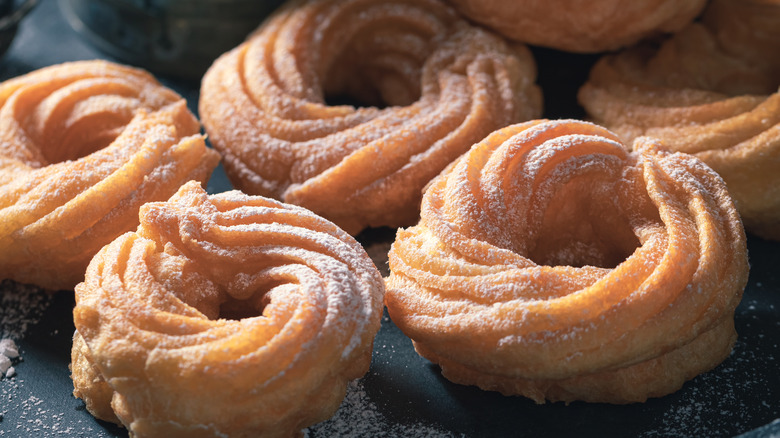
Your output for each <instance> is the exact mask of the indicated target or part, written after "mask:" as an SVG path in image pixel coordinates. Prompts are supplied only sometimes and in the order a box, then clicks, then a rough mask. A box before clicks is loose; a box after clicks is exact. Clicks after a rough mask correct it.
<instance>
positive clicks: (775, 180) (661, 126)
mask: <svg viewBox="0 0 780 438" xmlns="http://www.w3.org/2000/svg"><path fill="white" fill-rule="evenodd" d="M778 23H780V1H777V0H714V1H713V2H712V3H710V4H709V6H708V7H707V10H706V11H705V14H704V17H703V19H702V21H701V22H697V23H694V24H691V25H690V26H688V27H686V28H685V29H684V30H682V31H681V32H680V33H678V34H676V35H674V36H673V37H672V38H670V39H668V40H666V41H664V42H663V43H662V44H661V45H660V46H639V47H636V48H632V49H629V50H626V51H624V52H620V53H617V54H613V55H608V56H605V57H604V58H602V59H601V60H600V61H599V62H598V63H597V64H596V65H595V66H594V68H593V70H592V71H591V73H590V78H589V80H588V82H587V83H586V84H585V85H584V86H583V87H582V88H581V89H580V92H579V101H580V103H581V104H582V105H583V106H584V107H585V109H586V111H587V113H588V116H589V117H590V118H591V120H593V121H594V122H596V123H599V124H601V125H604V126H606V127H607V128H609V129H610V130H612V131H614V132H616V133H617V134H618V135H620V137H621V138H622V139H623V140H624V141H626V142H630V141H631V140H632V139H633V138H635V137H637V136H641V135H648V136H652V137H657V138H660V139H661V140H663V142H664V144H665V145H666V146H667V147H669V148H670V149H673V150H676V151H680V152H686V153H690V154H694V155H696V156H697V157H698V158H700V159H701V160H703V161H704V162H705V163H707V164H708V165H709V166H710V167H712V168H713V169H714V170H715V171H717V172H718V173H719V174H720V175H721V176H722V177H723V179H724V180H725V181H726V184H727V185H728V188H729V192H730V193H731V195H732V196H733V198H734V202H735V203H736V205H737V210H738V211H739V213H740V215H741V217H742V221H743V222H744V224H745V228H747V230H748V232H750V233H752V234H756V235H758V236H761V237H763V238H766V239H771V240H780V171H778V169H780V91H778V87H780V25H778Z"/></svg>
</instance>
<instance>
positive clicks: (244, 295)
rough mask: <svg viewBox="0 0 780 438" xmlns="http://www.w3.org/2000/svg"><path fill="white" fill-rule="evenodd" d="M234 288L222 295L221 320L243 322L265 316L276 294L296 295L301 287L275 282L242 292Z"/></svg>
mask: <svg viewBox="0 0 780 438" xmlns="http://www.w3.org/2000/svg"><path fill="white" fill-rule="evenodd" d="M232 286H233V287H231V286H228V287H227V289H226V290H225V291H224V292H223V294H222V302H221V304H220V306H219V314H218V318H220V319H229V320H241V319H244V318H253V317H256V316H260V315H263V312H265V309H266V307H267V306H268V305H269V304H270V303H271V301H272V297H273V296H274V295H275V294H295V293H296V291H297V290H298V286H299V285H298V284H297V283H286V282H284V281H282V280H275V281H265V282H262V283H260V284H255V285H250V286H249V287H248V288H247V289H244V290H240V291H237V290H236V289H234V286H235V285H232Z"/></svg>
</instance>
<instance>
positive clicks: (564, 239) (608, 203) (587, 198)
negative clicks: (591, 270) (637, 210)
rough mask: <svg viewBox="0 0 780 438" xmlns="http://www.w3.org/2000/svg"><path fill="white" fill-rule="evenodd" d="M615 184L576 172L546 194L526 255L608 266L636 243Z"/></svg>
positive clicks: (555, 263)
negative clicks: (582, 175)
mask: <svg viewBox="0 0 780 438" xmlns="http://www.w3.org/2000/svg"><path fill="white" fill-rule="evenodd" d="M618 189H619V188H618V187H616V184H614V183H612V182H609V181H603V180H599V179H598V178H596V177H591V176H588V177H581V178H577V179H574V180H572V181H570V182H569V183H567V184H565V185H564V186H562V187H561V188H560V189H559V190H558V191H557V193H555V195H554V196H553V197H552V198H551V199H550V201H549V204H548V205H547V208H546V210H545V211H544V215H543V218H542V222H541V226H540V227H539V229H538V233H537V234H536V240H535V242H534V244H533V245H532V247H531V249H530V251H529V258H530V259H531V260H533V261H534V262H536V263H538V264H541V265H548V266H574V267H582V266H596V267H601V268H614V267H616V266H617V265H619V264H620V263H621V262H623V261H624V260H626V258H627V257H628V256H630V255H631V254H632V253H633V252H634V251H635V250H636V249H637V248H638V247H639V246H640V242H639V239H638V238H637V236H636V235H635V233H634V231H633V229H632V227H631V225H630V223H629V220H628V218H627V216H626V215H625V214H624V212H623V209H622V208H621V207H620V206H619V205H618V203H617V199H618V198H619V196H617V195H616V193H618V192H616V190H618Z"/></svg>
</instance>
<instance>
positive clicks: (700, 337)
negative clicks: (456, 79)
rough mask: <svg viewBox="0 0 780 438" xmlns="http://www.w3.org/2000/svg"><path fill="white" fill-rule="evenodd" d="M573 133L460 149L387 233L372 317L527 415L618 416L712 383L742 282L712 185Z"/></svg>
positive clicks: (726, 210) (504, 135) (640, 153)
mask: <svg viewBox="0 0 780 438" xmlns="http://www.w3.org/2000/svg"><path fill="white" fill-rule="evenodd" d="M635 148H636V152H628V150H627V149H626V148H625V147H624V145H623V144H622V143H621V142H620V140H619V139H618V138H617V136H616V135H615V134H613V133H611V132H609V131H607V130H606V129H604V128H602V127H599V126H597V125H592V124H589V123H586V122H580V121H573V120H561V121H534V122H528V123H525V124H520V125H513V126H510V127H507V128H504V129H501V130H498V131H496V132H495V133H493V134H491V135H490V136H488V137H487V138H486V139H484V140H483V141H482V142H480V143H479V144H477V145H475V146H474V147H473V148H472V149H471V151H470V152H468V153H467V154H465V155H464V156H463V157H462V158H461V159H460V160H458V162H457V163H456V164H455V165H454V166H453V167H452V168H451V169H449V171H447V172H446V173H443V174H442V176H440V177H438V178H437V179H436V180H434V181H433V182H432V183H431V186H430V187H429V188H428V189H427V191H426V192H425V195H424V197H423V205H422V218H421V220H420V223H419V224H418V225H416V226H414V227H411V228H409V229H405V230H404V229H402V230H399V231H398V235H397V237H396V240H395V242H394V243H393V245H392V248H391V251H390V270H391V274H390V276H389V277H388V278H387V294H386V299H385V301H386V304H387V309H388V311H389V313H390V317H391V318H392V320H393V322H394V323H395V324H396V325H397V326H398V327H399V328H400V329H401V330H402V331H403V332H404V333H405V334H407V335H408V336H409V337H410V338H411V339H412V340H413V341H414V345H415V348H416V350H417V351H418V352H419V353H420V354H421V355H422V356H424V357H426V358H428V359H430V360H431V361H433V362H435V363H438V364H439V365H440V366H441V369H442V373H443V375H444V376H445V377H446V378H448V379H450V380H452V381H453V382H456V383H462V384H469V385H477V386H479V387H481V388H483V389H487V390H495V391H500V392H502V393H504V394H508V395H523V396H526V397H529V398H531V399H533V400H535V401H537V402H539V403H542V402H544V401H545V400H550V401H566V402H570V401H574V400H584V401H588V402H606V403H630V402H641V401H644V400H646V399H647V398H648V397H659V396H662V395H665V394H669V393H671V392H673V391H676V390H677V389H679V388H680V387H681V386H682V384H683V382H684V381H686V380H688V379H691V378H693V377H694V376H696V375H697V374H699V373H702V372H704V371H707V370H709V369H711V368H713V367H715V366H716V365H717V364H718V363H720V362H721V361H722V360H723V359H725V358H726V357H727V356H728V355H729V353H730V351H731V349H732V346H733V344H734V342H735V339H736V333H735V330H734V322H733V315H734V309H735V307H736V306H737V304H738V303H739V301H740V299H741V296H742V291H743V289H744V287H745V284H746V281H747V274H748V264H747V253H746V246H745V236H744V230H743V228H742V224H741V223H740V220H739V216H738V214H737V212H736V210H735V208H734V205H733V202H732V200H731V198H730V196H729V194H728V191H727V190H726V187H725V185H724V183H723V180H722V179H721V178H720V177H719V176H718V175H717V174H716V173H715V172H713V171H712V170H711V169H710V168H709V167H707V166H706V165H705V164H704V163H702V162H701V161H700V160H698V159H697V158H695V157H693V156H691V155H687V154H680V153H669V152H665V151H663V150H662V149H661V148H660V145H659V144H658V143H657V142H656V141H655V140H653V139H650V138H647V137H643V138H640V139H638V140H637V144H636V145H635Z"/></svg>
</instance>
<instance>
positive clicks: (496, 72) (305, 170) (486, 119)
mask: <svg viewBox="0 0 780 438" xmlns="http://www.w3.org/2000/svg"><path fill="white" fill-rule="evenodd" d="M535 76H536V71H535V63H534V61H533V59H532V57H531V55H530V52H529V51H528V50H527V48H525V47H524V46H521V45H515V46H510V45H509V44H507V43H506V42H505V41H504V40H503V39H502V38H500V37H499V36H497V35H495V34H493V33H490V32H488V31H485V30H481V29H479V28H477V27H474V26H471V25H469V24H467V23H466V22H465V20H463V19H462V18H460V17H459V16H458V15H457V14H456V12H455V11H454V10H453V9H452V8H450V7H448V6H446V5H445V4H444V3H442V2H440V1H437V0H421V1H404V0H391V1H385V0H381V1H380V0H345V1H341V0H338V1H337V0H314V1H297V2H291V3H289V4H288V5H286V6H284V7H282V9H281V10H280V11H278V12H277V13H276V14H275V15H274V16H272V17H271V18H270V19H269V20H268V21H267V22H265V23H264V24H263V25H262V26H260V28H259V29H258V30H257V31H256V32H255V33H254V34H253V35H252V36H250V37H249V38H248V40H247V41H246V42H245V43H243V44H242V45H240V46H239V47H237V48H235V49H234V50H232V51H230V52H228V53H227V54H225V55H223V56H222V57H220V58H219V59H218V60H217V61H216V62H215V63H214V64H213V65H212V67H211V68H210V69H209V71H208V72H207V73H206V75H205V76H204V78H203V84H202V90H201V97H200V116H201V119H202V120H203V124H204V126H205V127H206V131H207V133H208V135H209V138H210V140H211V142H212V144H213V145H214V147H215V148H216V149H218V150H219V151H220V152H221V153H222V154H223V157H224V160H223V161H224V164H225V169H226V171H227V174H228V176H229V177H230V180H231V182H232V183H233V184H234V185H235V186H236V187H237V188H239V189H241V190H243V191H244V192H247V193H252V194H259V195H264V196H270V197H274V198H277V199H282V200H284V201H285V202H289V203H293V204H297V205H302V206H304V207H306V208H309V209H311V210H312V211H314V212H316V213H318V214H320V215H322V216H324V217H326V218H328V219H330V220H332V221H334V222H335V223H336V224H337V225H339V226H341V227H342V228H344V229H345V230H346V231H348V232H350V233H352V234H355V233H357V232H359V231H360V230H362V229H363V228H365V227H368V226H383V225H386V226H398V225H410V224H412V223H414V222H415V221H416V220H417V217H418V214H419V202H420V196H421V191H422V188H423V187H424V186H425V184H426V183H428V181H430V180H431V179H432V178H433V177H434V176H436V174H438V173H439V172H440V171H441V170H442V169H443V168H444V167H446V166H447V165H448V164H449V163H450V162H452V161H453V160H454V159H455V158H457V157H458V156H459V155H460V154H462V153H464V152H465V151H466V150H468V148H469V147H470V146H471V145H472V144H474V143H475V142H477V141H479V140H480V139H482V138H483V137H484V136H485V135H487V134H488V133H490V132H491V131H493V130H494V129H497V128H499V127H502V126H506V125H508V124H511V123H516V122H520V121H523V120H528V119H531V118H534V117H537V116H539V114H540V112H541V93H540V91H539V89H538V87H537V86H536V85H535V84H534V79H535ZM326 98H330V99H338V98H347V100H348V101H352V102H354V101H358V102H360V103H363V104H366V105H368V106H365V107H355V106H351V105H338V104H331V103H330V102H328V101H326ZM372 105H374V106H372ZM385 105H386V106H385ZM383 106H384V107H383Z"/></svg>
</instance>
